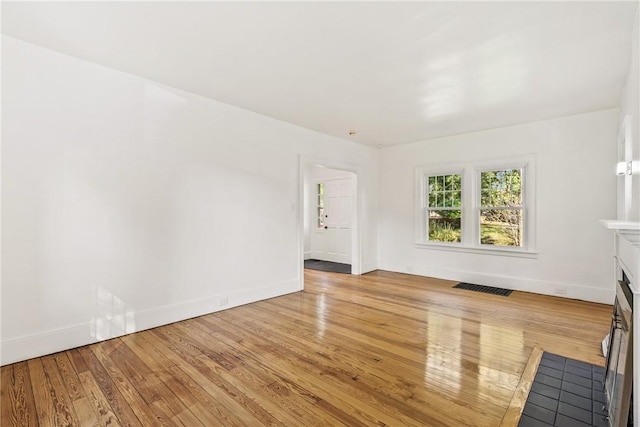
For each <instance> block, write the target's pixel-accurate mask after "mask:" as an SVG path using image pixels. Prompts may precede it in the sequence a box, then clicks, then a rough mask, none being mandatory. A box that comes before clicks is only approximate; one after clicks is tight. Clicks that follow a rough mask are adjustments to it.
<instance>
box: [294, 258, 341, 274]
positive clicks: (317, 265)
mask: <svg viewBox="0 0 640 427" xmlns="http://www.w3.org/2000/svg"><path fill="white" fill-rule="evenodd" d="M304 268H309V269H311V270H321V271H329V272H332V273H344V274H351V264H341V263H339V262H331V261H322V260H319V259H305V260H304Z"/></svg>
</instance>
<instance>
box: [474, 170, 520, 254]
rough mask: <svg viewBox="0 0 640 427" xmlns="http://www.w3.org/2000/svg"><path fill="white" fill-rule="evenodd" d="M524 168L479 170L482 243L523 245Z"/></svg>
mask: <svg viewBox="0 0 640 427" xmlns="http://www.w3.org/2000/svg"><path fill="white" fill-rule="evenodd" d="M523 224H524V223H523V203H522V169H503V170H492V171H484V172H481V173H480V243H482V244H484V245H497V246H517V247H521V246H522V239H523V236H522V234H523V233H522V231H523Z"/></svg>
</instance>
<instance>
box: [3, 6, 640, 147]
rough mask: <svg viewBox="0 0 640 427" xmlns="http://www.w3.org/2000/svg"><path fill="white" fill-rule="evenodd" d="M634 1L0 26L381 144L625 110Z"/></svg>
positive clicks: (112, 12) (59, 17)
mask: <svg viewBox="0 0 640 427" xmlns="http://www.w3.org/2000/svg"><path fill="white" fill-rule="evenodd" d="M636 8H637V2H635V1H633V2H612V1H605V2H483V1H476V2H468V3H461V2H406V3H405V2H189V3H187V2H16V3H14V2H2V32H3V33H4V34H7V35H10V36H13V37H17V38H20V39H23V40H26V41H29V42H32V43H35V44H38V45H41V46H45V47H48V48H51V49H54V50H57V51H60V52H63V53H66V54H69V55H73V56H76V57H79V58H83V59H86V60H89V61H94V62H96V63H99V64H103V65H106V66H109V67H113V68H116V69H118V70H122V71H125V72H129V73H133V74H137V75H139V76H143V77H146V78H148V79H152V80H155V81H157V82H160V83H164V84H166V85H169V86H173V87H176V88H180V89H183V90H186V91H190V92H194V93H197V94H200V95H203V96H206V97H210V98H213V99H215V100H218V101H222V102H225V103H228V104H232V105H236V106H239V107H242V108H245V109H248V110H252V111H255V112H258V113H261V114H264V115H267V116H271V117H274V118H277V119H280V120H284V121H287V122H290V123H294V124H297V125H300V126H303V127H306V128H309V129H314V130H317V131H319V132H323V133H327V134H331V135H335V136H338V137H341V138H345V139H352V140H355V141H358V142H361V143H363V144H368V145H372V146H387V145H393V144H401V143H407V142H413V141H419V140H424V139H429V138H434V137H438V136H444V135H452V134H459V133H465V132H471V131H476V130H480V129H487V128H493V127H499V126H505V125H509V124H515V123H522V122H529V121H534V120H541V119H546V118H552V117H558V116H563V115H568V114H576V113H582V112H588V111H594V110H599V109H604V108H610V107H615V106H618V105H619V100H620V95H621V91H622V87H623V84H624V79H625V75H626V72H627V68H628V65H629V56H630V49H631V29H632V25H633V19H634V15H635V10H636ZM350 130H356V131H357V134H356V135H355V136H349V135H348V132H349V131H350Z"/></svg>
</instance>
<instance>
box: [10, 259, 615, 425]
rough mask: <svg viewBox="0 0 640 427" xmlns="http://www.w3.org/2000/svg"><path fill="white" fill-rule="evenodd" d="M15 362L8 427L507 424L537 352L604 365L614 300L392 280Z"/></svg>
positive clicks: (323, 277) (328, 284)
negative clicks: (506, 293) (600, 301)
mask: <svg viewBox="0 0 640 427" xmlns="http://www.w3.org/2000/svg"><path fill="white" fill-rule="evenodd" d="M305 282H306V289H305V291H304V292H299V293H296V294H291V295H287V296H283V297H279V298H273V299H270V300H267V301H262V302H258V303H254V304H249V305H246V306H242V307H238V308H233V309H229V310H226V311H222V312H218V313H214V314H209V315H206V316H202V317H198V318H195V319H190V320H186V321H183V322H179V323H174V324H171V325H168V326H163V327H159V328H155V329H152V330H147V331H143V332H139V333H135V334H132V335H127V336H124V337H121V338H115V339H112V340H109V341H105V342H101V343H97V344H93V345H90V346H86V347H81V348H77V349H73V350H69V351H64V352H61V353H57V354H53V355H50V356H45V357H40V358H37V359H32V360H29V361H26V362H20V363H15V364H13V365H8V366H5V367H3V368H2V370H1V375H2V378H1V380H2V383H1V385H2V388H1V393H2V394H1V406H2V414H1V421H2V422H1V424H2V426H14V425H20V426H22V425H25V426H37V425H40V426H54V425H81V426H94V425H95V426H114V425H131V426H154V425H167V426H173V425H184V426H189V427H191V426H259V425H269V426H337V425H347V426H371V425H388V426H455V427H461V426H498V425H500V422H501V420H502V418H503V417H504V415H505V413H506V411H507V407H508V405H509V402H510V401H511V398H512V396H513V394H514V391H515V390H516V387H517V386H518V383H519V381H520V376H521V374H522V372H523V370H524V368H525V365H526V363H527V359H528V357H529V355H530V353H531V351H532V349H533V347H534V346H539V347H541V348H542V349H544V350H545V351H549V352H552V353H557V354H561V355H564V356H569V357H572V358H576V359H581V360H585V361H587V362H590V363H597V364H600V365H602V364H603V363H604V359H603V358H602V357H601V356H600V355H599V354H600V347H599V346H600V341H601V340H602V338H603V337H604V335H606V334H607V333H608V326H609V320H610V316H611V314H610V313H611V307H610V306H607V305H601V304H593V303H586V302H580V301H574V300H565V299H561V298H554V297H546V296H540V295H534V294H528V293H522V292H514V293H513V294H512V295H511V296H510V297H501V296H494V295H487V294H481V293H476V292H470V291H464V290H458V289H452V286H453V285H454V283H453V282H449V281H445V280H437V279H430V278H423V277H418V276H410V275H404V274H397V273H389V272H382V271H377V272H373V273H369V274H366V275H364V276H359V277H358V276H349V275H342V274H336V273H325V272H320V271H312V270H307V271H306V272H305Z"/></svg>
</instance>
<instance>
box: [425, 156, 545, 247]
mask: <svg viewBox="0 0 640 427" xmlns="http://www.w3.org/2000/svg"><path fill="white" fill-rule="evenodd" d="M534 173H535V157H534V156H531V155H527V156H521V157H513V158H507V159H497V160H496V161H476V162H466V163H460V164H452V165H444V166H441V165H436V166H434V167H425V168H417V169H416V207H417V210H416V218H418V220H417V221H416V244H418V245H422V246H424V247H427V248H440V249H447V250H454V251H466V252H478V253H480V252H483V253H487V252H491V251H492V252H494V253H500V254H502V255H512V256H524V257H528V256H535V209H534V208H535V206H534V204H533V202H534V201H535V188H534V184H535V179H534V178H535V176H534Z"/></svg>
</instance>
